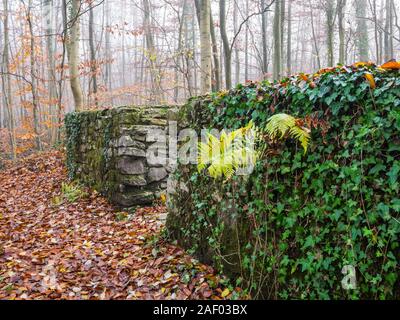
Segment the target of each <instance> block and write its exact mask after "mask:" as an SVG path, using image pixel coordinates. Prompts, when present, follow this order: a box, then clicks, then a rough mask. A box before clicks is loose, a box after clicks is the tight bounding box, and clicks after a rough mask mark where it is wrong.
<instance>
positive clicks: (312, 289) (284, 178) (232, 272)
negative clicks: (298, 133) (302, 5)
mask: <svg viewBox="0 0 400 320" xmlns="http://www.w3.org/2000/svg"><path fill="white" fill-rule="evenodd" d="M184 110H185V111H184ZM181 112H184V113H185V116H186V118H187V119H186V122H187V123H188V124H190V126H191V127H193V128H196V129H200V128H201V127H202V126H203V125H204V124H206V125H207V126H208V127H210V128H214V127H216V128H228V129H236V128H239V127H243V126H245V125H246V124H247V123H248V122H249V121H250V120H253V121H254V123H255V124H256V125H257V126H258V127H259V128H262V127H265V125H266V121H267V119H268V118H269V117H270V116H271V115H273V114H275V113H282V112H284V113H288V114H291V115H294V116H297V117H299V118H303V119H304V121H305V125H306V124H307V125H308V126H309V127H310V129H311V136H312V140H311V142H310V146H309V151H308V152H307V153H306V154H304V152H303V151H302V148H301V146H299V145H297V144H296V142H295V141H292V140H288V141H286V142H282V143H280V142H279V143H276V142H272V141H264V142H263V143H264V144H265V145H264V147H267V150H268V152H267V153H266V156H265V158H263V159H260V160H259V161H258V162H257V164H256V168H255V170H254V171H253V173H252V174H251V175H250V176H234V177H233V178H232V179H231V180H229V181H226V180H224V179H222V178H221V179H220V180H214V179H212V178H210V177H207V175H206V174H205V173H204V172H200V173H199V172H198V171H197V168H196V166H195V165H179V167H178V168H177V170H176V171H175V172H174V174H173V175H172V178H173V179H171V185H172V186H173V188H171V190H173V191H172V192H171V194H170V197H169V208H170V211H169V216H168V220H167V228H168V231H169V233H170V236H171V238H172V239H175V240H177V241H178V243H179V244H180V245H182V246H184V247H185V248H187V249H188V250H190V251H191V252H193V253H194V254H196V255H197V256H198V257H199V258H200V259H201V260H202V261H204V262H208V263H213V264H214V265H215V266H216V267H217V269H218V270H220V271H221V272H224V273H225V274H228V275H229V276H230V277H231V279H232V280H233V282H232V285H233V286H235V285H239V286H241V287H242V288H247V292H248V293H249V294H251V295H252V297H257V298H273V299H284V298H299V299H310V298H311V299H341V298H345V299H347V298H349V299H360V298H373V299H387V298H397V299H399V298H400V279H399V276H400V264H399V262H400V249H399V248H400V247H399V235H400V195H399V191H400V180H399V174H400V77H399V71H398V70H390V69H383V68H377V67H375V66H374V65H371V64H357V65H354V66H348V67H337V68H329V69H324V70H321V71H319V72H318V73H316V74H313V75H305V74H301V75H296V76H292V77H290V78H286V79H284V80H282V81H281V82H280V83H275V84H271V83H269V82H267V81H266V82H261V83H249V84H247V85H239V86H238V87H237V88H235V89H233V90H231V91H229V92H219V93H215V94H212V95H211V96H209V97H204V98H203V100H200V101H198V102H197V103H192V104H189V105H188V106H187V108H186V109H182V111H181ZM260 147H261V146H260ZM352 268H353V269H352ZM351 270H355V272H356V274H355V278H354V277H352V274H351ZM353 279H354V280H355V281H352V280H353Z"/></svg>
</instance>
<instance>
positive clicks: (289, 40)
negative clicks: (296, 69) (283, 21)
mask: <svg viewBox="0 0 400 320" xmlns="http://www.w3.org/2000/svg"><path fill="white" fill-rule="evenodd" d="M287 21H288V30H287V49H286V69H287V70H286V71H287V74H288V75H290V74H291V73H292V0H288V13H287Z"/></svg>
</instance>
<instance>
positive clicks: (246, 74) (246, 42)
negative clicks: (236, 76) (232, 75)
mask: <svg viewBox="0 0 400 320" xmlns="http://www.w3.org/2000/svg"><path fill="white" fill-rule="evenodd" d="M248 16H249V0H246V17H248ZM244 46H245V48H244V80H245V81H247V80H249V23H248V22H246V33H245V40H244Z"/></svg>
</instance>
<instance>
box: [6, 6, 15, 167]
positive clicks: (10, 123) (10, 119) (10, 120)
mask: <svg viewBox="0 0 400 320" xmlns="http://www.w3.org/2000/svg"><path fill="white" fill-rule="evenodd" d="M3 10H4V20H3V27H4V50H3V70H2V71H3V72H2V84H3V85H2V87H3V88H2V89H3V96H4V102H5V107H6V108H5V109H6V114H7V117H6V119H7V127H8V135H9V140H10V149H11V158H12V159H15V158H16V157H17V145H16V141H15V120H14V110H13V104H12V93H11V78H10V74H9V72H10V52H9V50H10V38H9V29H8V28H9V27H8V13H9V11H8V0H3Z"/></svg>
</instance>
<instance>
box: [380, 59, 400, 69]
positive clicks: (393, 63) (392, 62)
mask: <svg viewBox="0 0 400 320" xmlns="http://www.w3.org/2000/svg"><path fill="white" fill-rule="evenodd" d="M381 68H382V69H385V70H400V63H399V62H397V61H396V60H394V59H392V60H389V61H388V62H386V63H384V64H383V65H381Z"/></svg>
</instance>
